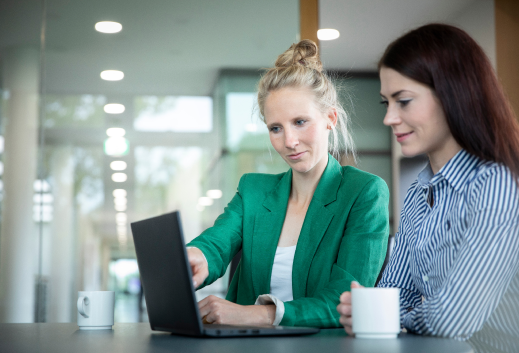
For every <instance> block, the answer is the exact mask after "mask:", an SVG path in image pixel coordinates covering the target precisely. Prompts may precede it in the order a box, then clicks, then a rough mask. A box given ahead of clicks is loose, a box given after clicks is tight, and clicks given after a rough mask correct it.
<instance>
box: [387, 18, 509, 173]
mask: <svg viewBox="0 0 519 353" xmlns="http://www.w3.org/2000/svg"><path fill="white" fill-rule="evenodd" d="M378 67H379V70H380V68H381V67H387V68H391V69H393V70H395V71H397V72H399V73H400V74H402V75H404V76H407V77H409V78H411V79H413V80H415V81H418V82H420V83H423V84H425V85H427V86H429V87H431V89H432V90H433V91H434V92H435V94H436V96H437V97H438V99H439V101H440V102H441V105H442V107H443V111H444V113H445V117H446V119H447V123H448V125H449V128H450V131H451V133H452V135H453V137H454V139H455V140H456V142H458V144H459V145H460V146H461V147H462V148H464V149H465V150H467V152H469V153H471V154H474V155H476V156H478V157H480V158H482V159H484V160H489V161H495V162H498V163H502V164H504V165H506V166H507V167H508V168H509V169H510V171H511V172H512V173H513V174H514V176H515V177H516V180H517V178H518V177H519V124H518V122H517V120H516V117H515V114H514V112H513V109H512V107H511V105H510V102H509V101H508V99H507V97H506V95H505V94H504V91H503V88H502V87H501V84H500V82H499V80H498V79H497V77H496V74H495V72H494V70H493V68H492V65H491V64H490V61H489V60H488V58H487V56H486V55H485V53H484V52H483V49H481V47H480V46H479V45H478V44H477V43H476V42H475V41H474V39H472V38H471V37H470V36H469V35H468V34H467V33H466V32H465V31H463V30H461V29H459V28H456V27H453V26H449V25H445V24H429V25H425V26H422V27H419V28H417V29H415V30H412V31H411V32H409V33H407V34H405V35H403V36H402V37H400V38H398V39H397V40H395V41H394V42H393V43H391V44H390V45H389V46H388V47H387V49H386V51H385V53H384V55H383V56H382V58H381V59H380V62H379V64H378Z"/></svg>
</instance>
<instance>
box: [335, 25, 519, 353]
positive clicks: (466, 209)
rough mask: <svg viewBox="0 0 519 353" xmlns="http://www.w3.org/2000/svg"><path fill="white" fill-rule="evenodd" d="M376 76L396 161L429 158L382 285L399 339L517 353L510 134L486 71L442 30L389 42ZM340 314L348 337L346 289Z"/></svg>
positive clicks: (517, 213)
mask: <svg viewBox="0 0 519 353" xmlns="http://www.w3.org/2000/svg"><path fill="white" fill-rule="evenodd" d="M379 73H380V79H381V97H382V103H383V104H384V105H385V106H386V107H387V113H386V116H385V118H384V124H386V125H388V126H391V127H392V129H393V133H394V134H395V136H396V138H397V140H398V142H399V143H400V145H401V146H402V153H403V154H404V155H405V156H416V155H419V154H427V155H428V157H429V163H428V164H427V166H426V167H425V169H424V170H423V171H422V172H421V173H420V174H419V175H418V179H417V180H416V181H415V182H414V183H413V184H412V185H411V187H410V188H409V190H408V193H407V196H406V198H405V202H404V208H403V210H402V213H401V220H400V226H399V229H398V232H397V234H396V236H395V247H394V250H393V253H392V255H391V258H390V261H389V264H388V266H387V268H386V270H385V271H384V274H383V277H382V280H381V281H380V283H379V286H380V287H397V288H400V306H401V323H402V325H403V327H405V328H406V329H407V330H408V331H411V332H414V333H418V334H424V335H434V336H442V337H453V338H457V339H469V338H471V337H472V340H471V341H472V342H473V343H474V346H475V347H477V348H478V350H481V351H486V350H489V351H498V350H503V351H514V352H517V351H519V344H518V342H517V340H515V339H514V338H517V337H519V321H518V320H519V318H518V308H519V305H518V301H519V296H518V293H519V291H518V289H519V286H518V278H517V276H516V275H517V273H518V268H519V192H518V177H519V127H518V124H517V121H516V119H515V116H514V114H513V112H512V109H511V108H510V104H509V102H508V100H507V99H506V97H505V95H504V94H503V90H502V88H501V86H500V84H499V82H498V80H497V78H496V76H495V73H494V71H493V69H492V67H491V65H490V63H489V61H488V59H487V57H486V56H485V54H484V53H483V50H482V49H481V48H480V47H479V46H478V45H477V44H476V42H475V41H474V40H473V39H472V38H470V36H469V35H468V34H467V33H465V32H464V31H462V30H460V29H458V28H455V27H452V26H448V25H441V24H431V25H426V26H423V27H420V28H418V29H416V30H413V31H411V32H409V33H407V34H406V35H404V36H403V37H401V38H399V39H397V40H396V41H395V42H393V43H392V44H390V45H389V47H388V48H387V50H386V52H385V54H384V55H383V57H382V59H381V60H380V63H379ZM352 286H354V285H352ZM337 310H338V311H339V313H340V314H341V323H342V324H343V325H344V326H345V328H346V331H347V332H348V333H351V332H352V331H351V319H352V318H351V296H350V293H349V292H345V293H343V295H342V296H341V304H340V305H339V306H338V308H337ZM505 341H506V342H507V343H506V344H505V343H503V342H505ZM506 345H508V347H507V346H506Z"/></svg>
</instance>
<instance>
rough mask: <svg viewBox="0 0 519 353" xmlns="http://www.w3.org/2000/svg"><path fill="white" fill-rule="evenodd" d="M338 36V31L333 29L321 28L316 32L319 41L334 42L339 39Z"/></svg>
mask: <svg viewBox="0 0 519 353" xmlns="http://www.w3.org/2000/svg"><path fill="white" fill-rule="evenodd" d="M340 35H341V34H340V33H339V31H338V30H336V29H333V28H323V29H320V30H318V31H317V38H319V40H334V39H337V38H339V36H340Z"/></svg>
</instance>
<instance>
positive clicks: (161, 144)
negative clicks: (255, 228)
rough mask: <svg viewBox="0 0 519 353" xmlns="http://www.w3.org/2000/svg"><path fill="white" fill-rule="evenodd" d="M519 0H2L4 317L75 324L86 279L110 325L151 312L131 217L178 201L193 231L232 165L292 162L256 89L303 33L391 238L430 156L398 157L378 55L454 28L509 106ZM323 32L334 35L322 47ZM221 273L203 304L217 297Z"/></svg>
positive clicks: (230, 178)
mask: <svg viewBox="0 0 519 353" xmlns="http://www.w3.org/2000/svg"><path fill="white" fill-rule="evenodd" d="M514 3H515V1H498V0H496V1H491V0H455V1H452V0H436V1H430V0H392V1H388V0H370V1H366V0H320V1H318V0H263V1H252V0H240V1H238V0H211V1H210V0H191V1H187V0H181V1H169V0H150V1H146V2H143V1H135V0H125V1H122V0H90V1H79V0H52V1H51V0H43V1H42V0H39V1H35V0H25V1H16V0H2V2H1V3H0V65H1V67H2V70H1V73H0V93H1V96H0V97H1V99H0V122H1V125H0V198H1V199H2V202H1V206H0V322H73V321H75V320H76V309H75V305H76V299H77V292H78V291H79V290H86V291H88V290H113V291H115V292H116V312H115V321H116V322H139V321H146V320H147V315H146V308H145V303H144V300H143V293H142V287H141V283H140V279H139V271H138V266H137V262H136V259H135V251H134V247H133V240H132V236H131V231H130V226H129V224H130V223H131V222H133V221H137V220H141V219H144V218H148V217H152V216H156V215H159V214H163V213H166V212H171V211H173V210H180V211H181V213H182V221H183V227H184V233H185V236H186V241H189V240H191V239H193V238H194V237H196V236H197V235H199V234H200V233H201V232H202V231H203V230H204V229H206V228H207V227H210V226H211V225H212V224H213V222H214V220H215V218H216V217H217V216H218V215H219V214H220V213H221V212H222V211H223V208H224V207H225V205H226V204H227V202H228V201H230V199H231V198H232V196H233V195H234V193H235V192H236V187H237V184H238V181H239V179H240V177H241V175H243V174H244V173H249V172H260V173H281V172H285V171H286V170H287V169H288V167H287V165H286V164H285V163H284V162H283V160H282V159H281V158H280V157H279V156H278V155H277V153H276V152H275V151H274V149H273V148H272V147H271V146H270V142H269V138H268V133H267V129H266V127H265V126H264V124H263V123H262V122H261V121H260V120H259V119H258V116H257V111H256V107H255V91H256V84H257V82H258V80H259V77H260V75H261V73H262V68H267V67H271V66H273V63H274V61H275V59H276V57H277V56H278V55H279V54H281V53H282V52H283V51H284V50H286V49H287V48H288V47H289V46H290V45H291V44H292V43H293V42H297V41H298V40H300V39H304V38H310V39H314V40H316V41H318V42H319V45H320V48H321V52H322V61H323V63H324V66H325V68H326V70H327V71H328V72H329V73H330V74H331V76H332V77H333V79H334V80H335V82H336V84H337V85H338V87H339V89H340V95H341V99H342V101H343V104H344V105H345V108H346V110H347V112H348V113H349V114H350V117H351V119H352V130H353V135H354V138H355V142H356V145H357V148H358V153H359V159H358V162H357V164H356V166H357V167H358V168H360V169H363V170H366V171H368V172H370V173H374V174H377V175H379V176H380V177H382V178H383V179H384V180H385V181H386V183H387V184H388V186H389V187H390V190H392V200H391V205H390V212H391V213H390V214H391V234H394V232H395V230H396V229H397V227H398V224H397V222H398V215H399V212H400V208H401V204H402V202H403V197H404V196H405V191H406V189H407V187H408V185H409V184H410V183H411V182H412V181H413V179H414V178H415V177H416V174H417V173H418V171H419V170H420V169H421V168H422V167H423V165H424V164H425V158H424V157H423V156H418V157H416V158H411V159H407V158H403V157H402V156H401V155H400V152H399V150H398V145H396V144H395V142H394V141H393V140H392V134H391V131H390V129H389V128H388V127H386V126H384V125H383V124H382V119H383V116H384V112H385V110H384V108H383V107H382V106H381V105H380V104H378V103H379V101H380V97H379V89H380V83H379V79H378V75H377V71H376V64H377V61H378V59H379V57H380V56H381V54H382V53H383V51H384V49H385V47H386V46H387V44H389V42H390V41H392V40H393V39H396V38H397V37H398V36H400V35H401V34H403V33H404V32H406V31H407V30H409V29H411V28H414V27H417V26H419V25H422V24H425V23H428V22H433V21H440V22H446V23H450V24H454V25H457V26H460V27H461V28H463V29H465V30H467V31H468V32H469V33H470V34H471V35H472V36H473V37H474V38H475V39H476V40H477V41H478V42H479V43H480V45H481V46H482V47H483V48H484V50H485V51H486V53H487V55H488V56H489V58H490V60H491V61H492V63H493V65H494V67H496V68H497V69H498V73H499V74H500V76H502V77H504V79H505V80H509V81H507V82H508V83H507V84H508V87H507V90H509V94H510V96H511V98H513V99H512V100H514V99H515V103H517V102H518V100H517V92H518V87H517V82H519V80H518V78H519V77H518V71H517V68H516V65H514V63H515V62H517V59H518V58H519V54H518V53H519V50H518V49H517V43H518V42H519V41H518V40H517V26H518V23H519V16H518V12H519V10H517V5H514ZM507 6H508V7H507ZM514 6H515V7H514ZM509 9H512V10H509ZM514 11H515V12H514ZM514 14H515V15H514ZM510 16H512V17H511V18H510ZM513 16H515V17H513ZM104 21H112V22H116V23H115V24H114V23H111V24H110V23H108V24H106V23H102V22H104ZM100 22H101V24H99V23H100ZM319 29H335V30H336V31H338V33H339V37H338V38H336V39H331V38H333V34H334V33H336V32H333V31H332V32H331V34H332V37H326V35H329V33H327V32H326V31H322V32H320V35H319V37H320V38H321V39H320V40H319V39H318V36H317V31H318V30H319ZM510 43H512V44H510ZM514 43H515V44H514ZM514 45H515V47H514ZM514 48H515V49H514ZM500 50H501V52H500ZM510 52H512V54H513V55H512V54H510ZM500 53H502V55H501V54H500ZM514 53H515V54H514ZM510 55H512V56H510ZM500 65H501V66H500ZM514 75H515V76H514ZM514 77H515V78H514ZM514 85H515V86H514ZM505 86H506V85H505ZM510 92H511V93H510ZM516 109H517V105H516ZM341 162H342V163H343V164H351V163H352V161H351V160H350V159H347V158H346V159H344V160H343V161H341ZM227 284H228V278H227V276H225V277H223V278H222V279H220V280H219V281H217V282H216V283H214V284H213V285H211V286H209V287H207V288H205V289H203V290H202V291H199V293H198V295H199V298H202V297H204V296H206V295H209V294H215V295H219V296H224V295H225V293H226V290H227Z"/></svg>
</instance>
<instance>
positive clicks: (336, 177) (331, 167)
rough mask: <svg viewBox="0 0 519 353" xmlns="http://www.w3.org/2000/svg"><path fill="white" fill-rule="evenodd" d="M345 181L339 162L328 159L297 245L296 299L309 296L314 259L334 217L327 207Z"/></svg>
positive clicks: (293, 282)
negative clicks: (309, 276) (310, 272)
mask: <svg viewBox="0 0 519 353" xmlns="http://www.w3.org/2000/svg"><path fill="white" fill-rule="evenodd" d="M341 181H342V170H341V166H340V164H339V162H337V161H336V160H335V158H333V157H332V156H331V155H328V165H327V166H326V169H325V170H324V172H323V175H322V176H321V179H320V180H319V184H318V185H317V188H316V189H315V192H314V196H313V198H312V201H311V202H310V206H309V207H308V211H307V212H306V216H305V220H304V223H303V227H302V229H301V233H300V234H299V240H298V241H297V248H296V253H295V255H294V263H293V267H292V292H293V296H294V299H297V298H301V297H304V296H305V295H306V285H307V282H308V273H309V271H310V265H311V263H312V259H313V258H314V255H315V252H316V251H317V248H318V247H319V244H320V243H321V240H322V238H323V236H324V235H325V234H326V231H327V230H328V227H329V225H330V222H331V221H332V219H333V216H334V214H333V212H331V211H329V210H328V209H327V208H326V206H327V205H329V204H330V203H332V202H334V201H335V200H336V199H337V190H338V189H339V186H340V184H341Z"/></svg>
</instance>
